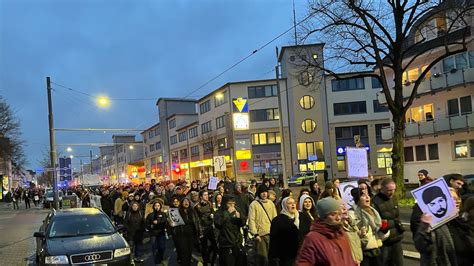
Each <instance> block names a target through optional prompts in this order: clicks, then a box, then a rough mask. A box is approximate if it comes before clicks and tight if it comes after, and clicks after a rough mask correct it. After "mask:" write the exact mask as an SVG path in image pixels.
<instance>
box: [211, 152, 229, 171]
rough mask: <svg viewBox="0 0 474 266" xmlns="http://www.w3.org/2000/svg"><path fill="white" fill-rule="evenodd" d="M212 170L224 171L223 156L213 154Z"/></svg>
mask: <svg viewBox="0 0 474 266" xmlns="http://www.w3.org/2000/svg"><path fill="white" fill-rule="evenodd" d="M213 160H214V171H216V172H225V171H226V170H227V167H226V161H225V156H214V158H213Z"/></svg>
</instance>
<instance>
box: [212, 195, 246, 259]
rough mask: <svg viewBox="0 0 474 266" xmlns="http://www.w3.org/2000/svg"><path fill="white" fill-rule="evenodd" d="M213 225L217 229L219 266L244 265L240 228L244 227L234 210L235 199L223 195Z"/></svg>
mask: <svg viewBox="0 0 474 266" xmlns="http://www.w3.org/2000/svg"><path fill="white" fill-rule="evenodd" d="M214 224H215V226H216V228H218V229H219V235H218V241H219V264H220V265H226V266H244V265H246V264H247V263H246V254H245V252H244V250H243V246H242V242H243V236H242V233H241V231H240V230H241V228H242V227H243V226H244V225H245V220H244V219H243V217H242V215H241V213H240V212H239V210H238V209H237V208H236V204H235V198H234V197H232V196H229V195H225V196H224V198H223V199H222V207H221V208H220V209H219V210H218V211H217V212H216V214H215V217H214Z"/></svg>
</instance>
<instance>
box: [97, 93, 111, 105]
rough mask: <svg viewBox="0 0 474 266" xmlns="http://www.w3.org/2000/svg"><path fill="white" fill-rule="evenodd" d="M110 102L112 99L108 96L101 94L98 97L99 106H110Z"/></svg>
mask: <svg viewBox="0 0 474 266" xmlns="http://www.w3.org/2000/svg"><path fill="white" fill-rule="evenodd" d="M109 104H110V100H109V98H107V97H106V96H99V97H98V98H97V105H98V106H99V107H107V106H109Z"/></svg>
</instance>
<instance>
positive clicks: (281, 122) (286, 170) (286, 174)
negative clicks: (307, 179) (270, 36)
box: [275, 47, 293, 188]
mask: <svg viewBox="0 0 474 266" xmlns="http://www.w3.org/2000/svg"><path fill="white" fill-rule="evenodd" d="M276 56H277V58H278V47H276ZM275 74H276V83H277V91H278V111H279V113H280V119H279V122H280V139H281V144H280V147H281V161H282V162H283V165H282V166H283V169H282V170H283V187H285V188H288V179H287V176H288V173H287V172H288V169H286V153H285V150H286V148H285V133H284V131H285V125H284V123H283V108H282V104H281V91H280V68H279V65H278V59H277V65H276V66H275ZM287 108H288V106H287ZM288 119H289V117H288ZM288 123H289V121H288ZM289 141H290V143H291V139H289ZM290 163H291V158H290ZM291 174H293V173H291Z"/></svg>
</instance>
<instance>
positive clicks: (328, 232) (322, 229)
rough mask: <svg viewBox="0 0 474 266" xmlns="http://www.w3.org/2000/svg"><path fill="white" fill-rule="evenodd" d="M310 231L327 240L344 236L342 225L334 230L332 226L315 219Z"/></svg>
mask: <svg viewBox="0 0 474 266" xmlns="http://www.w3.org/2000/svg"><path fill="white" fill-rule="evenodd" d="M311 231H316V232H318V233H320V234H322V235H324V236H326V237H327V238H329V239H335V238H339V237H342V236H343V234H344V230H343V228H342V224H341V225H340V226H339V227H338V228H337V229H336V228H335V227H334V226H330V225H328V224H326V223H325V222H324V221H323V220H321V219H320V218H318V219H316V220H315V221H314V223H313V224H312V225H311Z"/></svg>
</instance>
